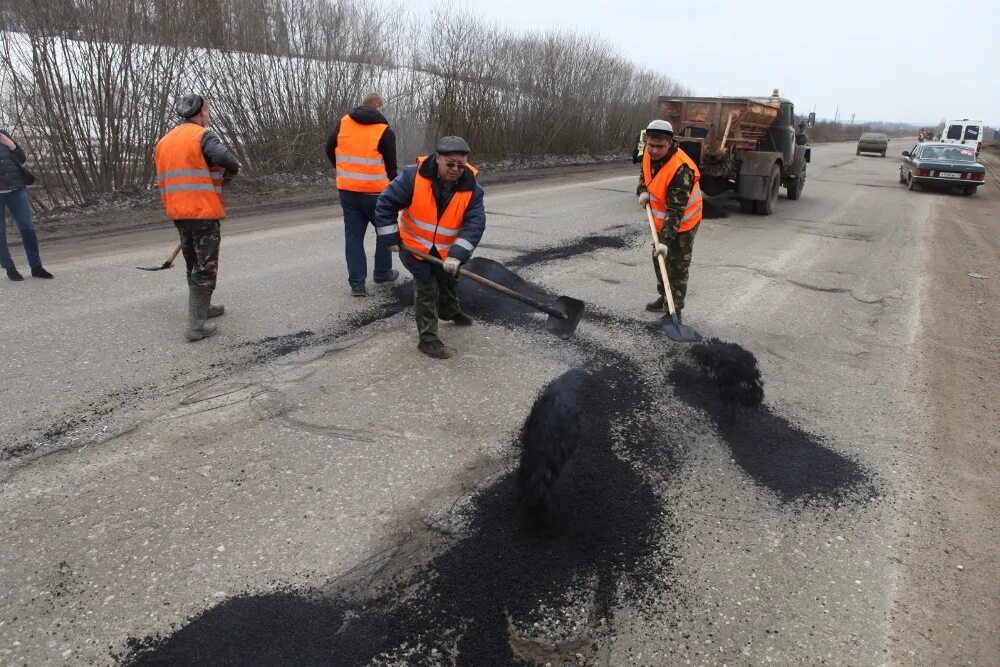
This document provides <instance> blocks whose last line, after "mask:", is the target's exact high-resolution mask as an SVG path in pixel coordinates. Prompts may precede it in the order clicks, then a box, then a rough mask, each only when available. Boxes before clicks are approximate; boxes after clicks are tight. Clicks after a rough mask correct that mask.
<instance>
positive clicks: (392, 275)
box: [372, 269, 399, 285]
mask: <svg viewBox="0 0 1000 667" xmlns="http://www.w3.org/2000/svg"><path fill="white" fill-rule="evenodd" d="M397 278H399V271H397V270H396V269H392V270H391V271H389V275H388V276H386V277H385V278H372V280H373V281H374V283H375V284H376V285H383V284H385V283H392V282H396V279H397Z"/></svg>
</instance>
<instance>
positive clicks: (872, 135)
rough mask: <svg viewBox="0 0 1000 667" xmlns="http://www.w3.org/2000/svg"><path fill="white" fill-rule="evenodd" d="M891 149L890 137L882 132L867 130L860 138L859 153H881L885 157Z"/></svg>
mask: <svg viewBox="0 0 1000 667" xmlns="http://www.w3.org/2000/svg"><path fill="white" fill-rule="evenodd" d="M887 150H889V137H887V136H886V135H884V134H882V133H881V132H865V133H864V134H862V135H861V138H860V139H858V152H857V155H861V154H862V153H880V154H881V155H882V157H885V152H886V151H887Z"/></svg>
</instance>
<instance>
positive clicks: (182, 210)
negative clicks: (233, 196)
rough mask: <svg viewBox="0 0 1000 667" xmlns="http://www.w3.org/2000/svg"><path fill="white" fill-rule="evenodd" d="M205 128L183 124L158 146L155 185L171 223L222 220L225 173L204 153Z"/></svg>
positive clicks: (192, 124)
mask: <svg viewBox="0 0 1000 667" xmlns="http://www.w3.org/2000/svg"><path fill="white" fill-rule="evenodd" d="M204 134H205V128H203V127H201V126H200V125H196V124H195V123H181V124H180V125H178V126H177V127H175V128H174V129H172V130H171V131H170V132H168V133H167V134H166V135H164V137H163V138H162V139H160V141H159V143H157V144H156V184H157V186H158V187H159V188H160V199H161V200H162V201H163V207H164V208H165V209H166V211H167V217H168V218H170V219H171V220H222V219H223V218H225V217H226V210H225V206H224V200H223V197H222V170H221V169H220V168H218V167H209V166H208V162H207V161H206V160H205V155H204V154H203V153H202V152H201V139H202V136H204Z"/></svg>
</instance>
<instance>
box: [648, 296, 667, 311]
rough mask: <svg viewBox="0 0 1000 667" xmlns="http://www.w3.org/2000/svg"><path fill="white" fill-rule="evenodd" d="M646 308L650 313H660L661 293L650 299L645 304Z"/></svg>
mask: <svg viewBox="0 0 1000 667" xmlns="http://www.w3.org/2000/svg"><path fill="white" fill-rule="evenodd" d="M646 310H648V311H649V312H651V313H662V312H663V295H662V294H661V295H660V296H658V297H656V298H655V299H653V300H652V301H650V302H649V303H647V304H646Z"/></svg>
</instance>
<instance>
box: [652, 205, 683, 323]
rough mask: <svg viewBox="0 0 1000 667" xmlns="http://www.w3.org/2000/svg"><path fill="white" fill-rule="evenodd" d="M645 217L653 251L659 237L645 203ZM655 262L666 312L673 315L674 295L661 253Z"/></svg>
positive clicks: (674, 309)
mask: <svg viewBox="0 0 1000 667" xmlns="http://www.w3.org/2000/svg"><path fill="white" fill-rule="evenodd" d="M646 219H647V220H648V221H649V231H650V232H651V233H652V234H653V251H654V252H655V251H656V244H657V243H659V242H660V237H659V236H658V235H657V234H656V223H655V222H653V210H652V209H651V208H649V204H646ZM656 263H657V265H658V266H659V267H660V277H661V278H663V296H664V297H666V299H667V308H668V310H667V312H669V313H670V316H671V317H673V316H675V315H676V314H677V309H676V308H674V295H673V292H671V291H670V278H668V277H667V263H666V262H665V261H663V255H657V256H656Z"/></svg>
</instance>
